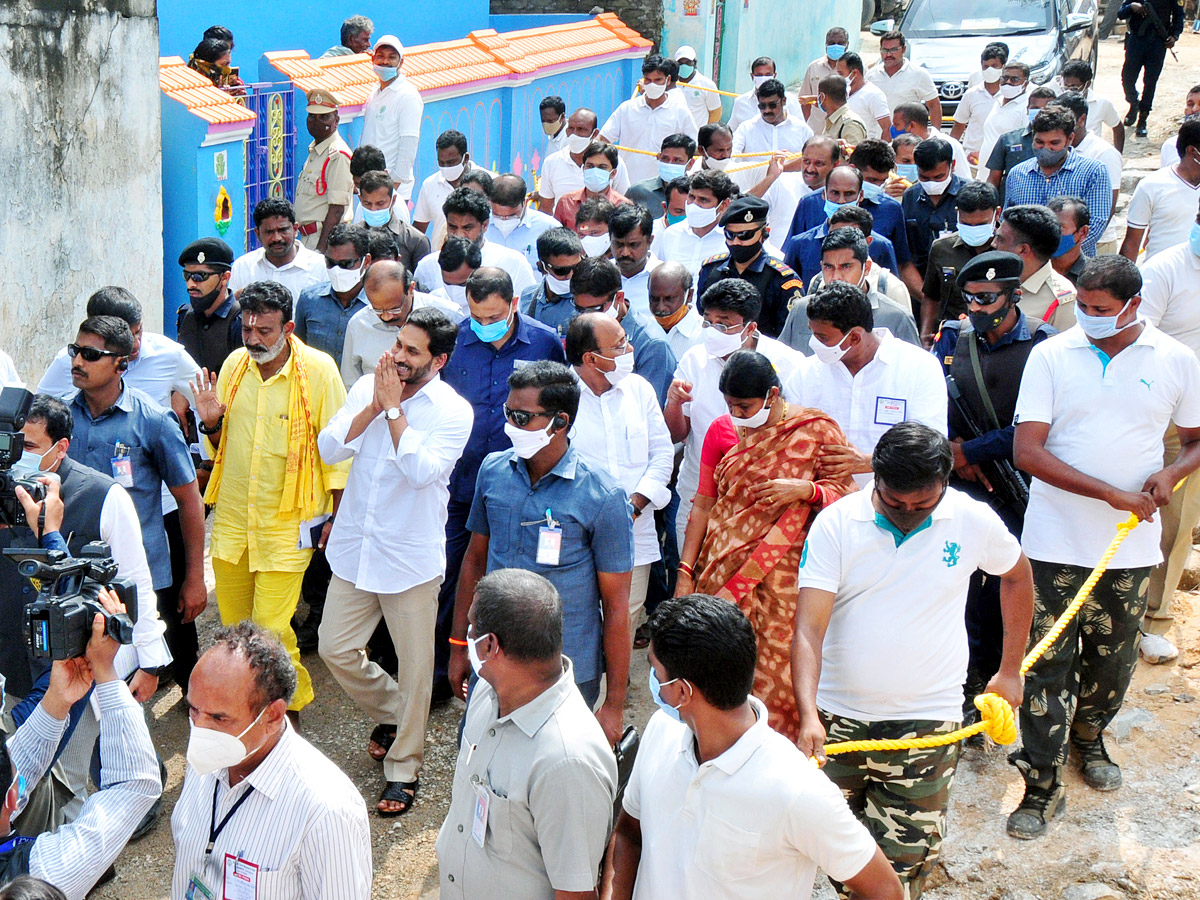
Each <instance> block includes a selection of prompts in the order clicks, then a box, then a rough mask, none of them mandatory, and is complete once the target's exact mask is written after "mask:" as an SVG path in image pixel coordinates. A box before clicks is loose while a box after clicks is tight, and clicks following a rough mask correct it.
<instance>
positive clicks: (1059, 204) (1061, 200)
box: [959, 193, 1092, 231]
mask: <svg viewBox="0 0 1200 900" xmlns="http://www.w3.org/2000/svg"><path fill="white" fill-rule="evenodd" d="M959 196H960V197H961V196H962V194H961V193H960V194H959ZM1046 206H1047V207H1049V209H1050V211H1051V212H1053V213H1055V214H1057V213H1060V212H1068V213H1070V215H1071V218H1072V219H1073V220H1074V222H1075V230H1076V231H1079V229H1081V228H1083V227H1084V226H1085V225H1091V224H1092V211H1091V210H1090V209H1088V205H1087V201H1086V200H1084V199H1083V198H1082V197H1073V196H1071V195H1070V194H1060V195H1059V196H1057V197H1052V198H1051V199H1050V202H1049V203H1047V204H1046ZM959 209H962V204H961V203H960V204H959ZM1060 227H1061V223H1060Z"/></svg>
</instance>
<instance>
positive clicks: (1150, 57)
mask: <svg viewBox="0 0 1200 900" xmlns="http://www.w3.org/2000/svg"><path fill="white" fill-rule="evenodd" d="M1183 2H1184V0H1124V2H1123V3H1122V4H1121V8H1120V9H1119V10H1118V11H1117V18H1118V19H1126V20H1127V21H1128V22H1129V30H1128V31H1126V32H1125V65H1124V66H1122V67H1121V87H1123V88H1124V89H1125V100H1126V101H1127V102H1128V103H1129V112H1128V113H1127V114H1126V116H1125V127H1126V128H1128V127H1129V126H1130V125H1132V124H1133V123H1134V120H1135V119H1136V121H1137V131H1136V132H1134V133H1135V134H1136V135H1137V136H1138V137H1145V136H1146V120H1147V119H1148V118H1149V117H1150V108H1151V107H1152V106H1153V105H1154V89H1155V87H1157V86H1158V76H1159V75H1160V74H1161V73H1162V67H1163V63H1164V62H1165V61H1166V58H1167V51H1168V50H1170V51H1171V55H1172V56H1175V51H1174V50H1173V49H1172V48H1173V47H1174V46H1175V42H1176V41H1178V40H1179V36H1180V35H1181V34H1183V18H1184V15H1183ZM1175 61H1176V62H1179V57H1178V56H1175ZM1138 72H1142V97H1141V100H1139V99H1138V92H1137V77H1138Z"/></svg>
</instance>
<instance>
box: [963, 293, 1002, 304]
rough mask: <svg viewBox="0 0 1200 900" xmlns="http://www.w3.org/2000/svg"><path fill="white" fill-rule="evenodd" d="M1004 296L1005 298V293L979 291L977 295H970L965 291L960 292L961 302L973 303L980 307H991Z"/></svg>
mask: <svg viewBox="0 0 1200 900" xmlns="http://www.w3.org/2000/svg"><path fill="white" fill-rule="evenodd" d="M1004 296H1007V292H1006V291H980V292H979V293H978V294H971V293H968V292H967V291H963V292H962V297H963V300H965V301H966V302H967V303H975V304H978V305H980V306H991V305H992V304H993V303H995V302H996V301H997V300H999V299H1000V298H1001V297H1004Z"/></svg>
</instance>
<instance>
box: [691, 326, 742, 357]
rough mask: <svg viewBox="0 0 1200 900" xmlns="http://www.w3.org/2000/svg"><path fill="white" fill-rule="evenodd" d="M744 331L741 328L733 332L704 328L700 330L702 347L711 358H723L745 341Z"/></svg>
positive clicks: (739, 347)
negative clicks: (702, 338) (702, 341)
mask: <svg viewBox="0 0 1200 900" xmlns="http://www.w3.org/2000/svg"><path fill="white" fill-rule="evenodd" d="M745 331H746V330H745V328H743V329H742V330H741V331H735V332H733V334H726V333H725V332H723V331H720V330H718V329H716V328H712V327H709V328H705V329H703V331H702V332H701V333H702V334H703V336H704V349H705V350H707V351H708V355H709V356H711V357H712V358H713V359H724V358H725V357H727V356H728V355H729V354H730V353H733V352H734V351H735V350H739V349H741V346H742V343H743V342H744V341H745Z"/></svg>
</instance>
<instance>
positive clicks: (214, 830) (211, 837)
mask: <svg viewBox="0 0 1200 900" xmlns="http://www.w3.org/2000/svg"><path fill="white" fill-rule="evenodd" d="M220 787H221V782H219V781H218V782H217V783H216V784H214V785H213V805H212V819H211V820H210V823H209V826H208V847H207V848H206V849H205V851H204V855H205V856H211V855H212V852H213V845H214V844H215V843H216V842H217V838H219V837H220V836H221V832H222V831H224V830H225V826H226V825H228V824H229V820H230V819H232V818H233V814H234V813H235V812H237V811H238V807H239V806H241V805H242V804H243V803H245V802H246V799H247V798H248V797H249V796H250V795H251V794H252V793H254V786H253V785H251V786H250V787H248V788H246V793H244V794H242V796H240V797H238V798H237V800H236V801H234V804H233V806H232V807H231V808H230V810H229V812H227V813H225V818H223V819H222V820H221V824H220V825H218V824H217V791H218V790H219V789H220Z"/></svg>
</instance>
